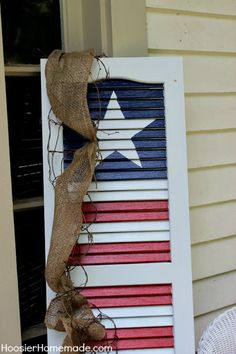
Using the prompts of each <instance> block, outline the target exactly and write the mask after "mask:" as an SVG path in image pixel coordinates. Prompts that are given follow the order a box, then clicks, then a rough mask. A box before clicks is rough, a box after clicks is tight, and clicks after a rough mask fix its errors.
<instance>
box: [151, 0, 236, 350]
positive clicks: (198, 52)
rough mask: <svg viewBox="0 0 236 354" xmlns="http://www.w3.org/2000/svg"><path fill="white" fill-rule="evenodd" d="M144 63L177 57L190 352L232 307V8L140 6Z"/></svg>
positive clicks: (225, 4)
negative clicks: (186, 201) (184, 153)
mask: <svg viewBox="0 0 236 354" xmlns="http://www.w3.org/2000/svg"><path fill="white" fill-rule="evenodd" d="M146 15H147V35H148V47H149V55H150V56H169V55H177V56H182V57H183V63H184V83H185V98H186V100H185V102H186V126H187V147H188V168H189V190H190V222H191V241H192V263H193V293H194V311H195V332H196V345H197V343H198V341H199V338H200V335H201V334H202V332H203V330H204V329H205V327H206V326H207V325H208V324H209V322H210V321H211V320H212V319H214V318H215V317H216V316H217V315H218V314H220V313H221V312H223V311H225V310H226V309H227V308H229V307H230V306H233V305H235V304H236V291H235V286H236V79H235V78H236V36H235V33H236V2H235V0H225V1H222V0H199V1H195V0H188V1H187V0H179V1H176V0H146Z"/></svg>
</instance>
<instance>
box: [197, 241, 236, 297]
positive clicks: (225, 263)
mask: <svg viewBox="0 0 236 354" xmlns="http://www.w3.org/2000/svg"><path fill="white" fill-rule="evenodd" d="M209 255H210V257H209ZM192 264H193V279H194V280H197V279H203V278H206V277H211V276H214V275H217V274H222V273H225V272H230V271H234V270H235V269H236V236H234V237H229V238H226V239H221V240H217V241H212V242H207V243H202V244H198V245H194V246H193V247H192ZM231 291H233V289H231Z"/></svg>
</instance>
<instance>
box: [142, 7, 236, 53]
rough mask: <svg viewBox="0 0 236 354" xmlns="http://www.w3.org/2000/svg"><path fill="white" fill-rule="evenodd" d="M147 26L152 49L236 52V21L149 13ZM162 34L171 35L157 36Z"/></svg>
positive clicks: (149, 43)
mask: <svg viewBox="0 0 236 354" xmlns="http://www.w3.org/2000/svg"><path fill="white" fill-rule="evenodd" d="M147 25H148V29H147V31H148V48H149V49H167V50H168V49H171V50H193V51H195V50H199V51H207V52H230V53H235V52H236V40H235V36H234V33H235V32H236V21H235V19H222V18H214V17H202V16H188V15H186V14H182V13H181V12H180V13H173V14H172V13H170V14H169V13H162V12H160V13H159V12H158V11H154V12H153V11H147ZM160 32H161V33H168V32H171V36H158V33H160ZM219 38H227V40H220V39H219Z"/></svg>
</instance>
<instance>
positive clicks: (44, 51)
mask: <svg viewBox="0 0 236 354" xmlns="http://www.w3.org/2000/svg"><path fill="white" fill-rule="evenodd" d="M1 12H2V27H3V46H4V58H5V62H6V63H7V64H14V63H23V64H38V63H39V59H40V58H42V57H47V56H48V54H49V53H50V52H51V51H52V50H53V49H60V48H61V29H60V7H59V0H2V2H1Z"/></svg>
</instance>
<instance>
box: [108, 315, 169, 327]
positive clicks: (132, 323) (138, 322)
mask: <svg viewBox="0 0 236 354" xmlns="http://www.w3.org/2000/svg"><path fill="white" fill-rule="evenodd" d="M102 323H103V324H104V326H105V327H106V328H107V329H108V328H114V324H113V323H112V321H110V320H108V319H104V320H102ZM115 325H116V327H117V328H130V327H131V328H140V327H162V326H173V317H172V316H161V317H159V316H157V317H137V318H117V319H116V320H115Z"/></svg>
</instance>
